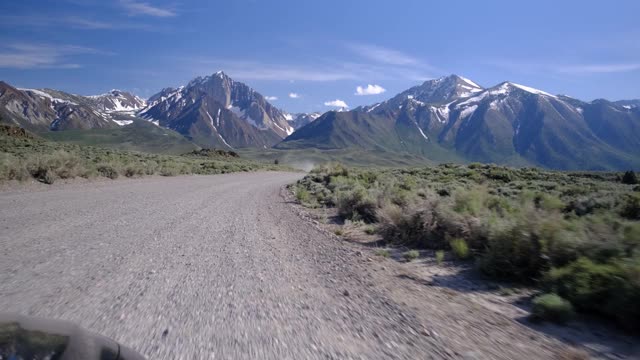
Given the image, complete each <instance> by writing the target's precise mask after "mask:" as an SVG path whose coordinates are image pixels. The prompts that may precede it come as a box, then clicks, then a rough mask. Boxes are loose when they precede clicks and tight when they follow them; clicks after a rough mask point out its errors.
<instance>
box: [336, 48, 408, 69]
mask: <svg viewBox="0 0 640 360" xmlns="http://www.w3.org/2000/svg"><path fill="white" fill-rule="evenodd" d="M348 47H349V48H350V49H351V50H352V51H354V52H355V53H357V54H358V55H360V56H362V57H364V58H367V59H369V60H371V61H375V62H377V63H382V64H390V65H418V64H420V61H418V59H416V58H414V57H413V56H411V55H407V54H405V53H403V52H401V51H398V50H394V49H389V48H385V47H382V46H376V45H367V44H349V45H348Z"/></svg>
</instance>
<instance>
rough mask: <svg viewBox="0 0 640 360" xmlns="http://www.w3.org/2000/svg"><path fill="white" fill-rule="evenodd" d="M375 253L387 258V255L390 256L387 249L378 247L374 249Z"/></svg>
mask: <svg viewBox="0 0 640 360" xmlns="http://www.w3.org/2000/svg"><path fill="white" fill-rule="evenodd" d="M375 254H376V255H378V256H382V257H385V258H388V257H389V256H391V253H390V252H389V250H387V249H378V250H376V252H375Z"/></svg>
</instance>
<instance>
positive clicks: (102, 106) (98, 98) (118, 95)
mask: <svg viewBox="0 0 640 360" xmlns="http://www.w3.org/2000/svg"><path fill="white" fill-rule="evenodd" d="M88 98H89V99H91V100H93V102H94V103H95V106H96V108H97V109H98V110H99V111H104V112H108V113H111V112H128V113H132V114H133V113H135V112H136V111H138V110H141V109H143V108H144V107H146V106H147V102H146V101H145V100H144V99H141V98H140V97H138V96H136V95H133V94H131V93H128V92H125V91H120V90H111V91H109V92H108V93H106V94H102V95H93V96H88Z"/></svg>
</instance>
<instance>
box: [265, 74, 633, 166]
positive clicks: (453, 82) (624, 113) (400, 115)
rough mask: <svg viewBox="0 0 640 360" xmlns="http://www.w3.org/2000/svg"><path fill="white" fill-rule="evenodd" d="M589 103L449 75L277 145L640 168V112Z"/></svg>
mask: <svg viewBox="0 0 640 360" xmlns="http://www.w3.org/2000/svg"><path fill="white" fill-rule="evenodd" d="M634 104H635V103H633V102H628V103H612V102H609V101H606V100H596V101H593V102H584V101H580V100H577V99H573V98H569V97H566V96H555V95H551V94H549V93H547V92H544V91H541V90H537V89H534V88H531V87H527V86H523V85H519V84H515V83H511V82H504V83H501V84H498V85H496V86H494V87H491V88H488V89H483V88H482V87H480V86H478V85H477V84H475V83H474V82H472V81H471V80H468V79H464V78H462V77H459V76H456V75H451V76H448V77H444V78H440V79H436V80H430V81H427V82H425V83H424V84H422V85H420V86H417V87H414V88H411V89H409V90H407V91H405V92H402V93H400V94H398V95H397V96H395V97H393V98H391V99H389V100H387V101H385V102H382V103H378V104H375V105H372V106H366V107H359V108H357V109H354V110H352V111H349V112H329V113H326V114H324V115H323V116H322V117H320V118H319V119H318V120H316V121H314V122H313V123H311V124H309V125H307V126H305V127H303V128H301V129H300V130H298V131H296V132H295V133H294V134H292V135H291V136H289V137H288V138H287V139H285V140H284V141H283V142H282V143H280V144H278V145H277V146H276V147H277V148H282V149H291V148H321V149H339V148H347V147H360V148H367V149H375V150H381V149H382V150H388V151H406V152H410V153H415V154H421V155H424V156H426V157H428V158H431V159H435V160H440V161H446V160H451V159H456V158H462V159H465V160H468V161H481V162H495V163H507V164H512V165H537V166H544V167H550V168H557V169H625V168H636V169H637V168H640V107H637V106H635V105H634Z"/></svg>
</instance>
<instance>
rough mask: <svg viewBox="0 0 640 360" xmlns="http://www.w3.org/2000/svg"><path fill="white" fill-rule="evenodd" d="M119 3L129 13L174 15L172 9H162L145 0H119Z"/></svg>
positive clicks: (160, 15) (159, 15) (161, 15)
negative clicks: (142, 0)
mask: <svg viewBox="0 0 640 360" xmlns="http://www.w3.org/2000/svg"><path fill="white" fill-rule="evenodd" d="M120 4H121V5H122V6H123V7H124V8H125V9H126V10H127V11H128V12H129V14H130V15H148V16H155V17H171V16H176V13H175V12H174V11H172V10H168V9H162V8H159V7H156V6H153V5H150V4H149V3H146V2H141V1H135V0H120Z"/></svg>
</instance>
